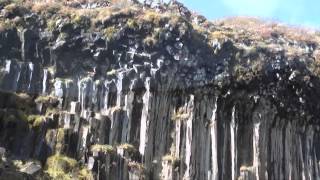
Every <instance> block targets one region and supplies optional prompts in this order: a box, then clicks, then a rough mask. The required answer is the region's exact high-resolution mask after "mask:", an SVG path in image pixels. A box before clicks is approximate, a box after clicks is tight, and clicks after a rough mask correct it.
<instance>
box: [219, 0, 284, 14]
mask: <svg viewBox="0 0 320 180" xmlns="http://www.w3.org/2000/svg"><path fill="white" fill-rule="evenodd" d="M222 2H223V4H224V5H225V6H226V7H228V8H229V9H230V10H231V11H232V13H234V14H235V15H251V16H270V15H273V14H274V12H275V11H276V10H277V9H278V8H279V7H280V2H281V1H280V0H222Z"/></svg>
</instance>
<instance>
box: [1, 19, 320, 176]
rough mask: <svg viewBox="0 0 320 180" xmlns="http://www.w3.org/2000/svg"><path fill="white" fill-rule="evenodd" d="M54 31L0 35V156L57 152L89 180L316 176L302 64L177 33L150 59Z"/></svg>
mask: <svg viewBox="0 0 320 180" xmlns="http://www.w3.org/2000/svg"><path fill="white" fill-rule="evenodd" d="M117 18H118V17H117ZM118 20H119V19H117V21H118ZM59 23H61V24H60V25H57V26H58V28H60V29H59V30H57V31H58V32H47V31H44V30H42V29H38V28H26V29H22V30H21V29H13V30H6V31H3V32H1V33H0V39H1V41H0V52H1V61H0V66H1V73H0V87H1V90H2V92H1V93H0V97H1V100H0V105H1V106H0V108H1V111H0V120H1V121H0V146H1V147H3V148H5V149H6V151H8V152H9V153H10V154H11V156H12V157H13V159H20V160H23V161H27V160H29V159H37V160H39V161H40V164H41V165H42V166H44V164H46V161H48V158H49V157H51V156H52V155H55V154H63V155H65V156H68V157H70V158H73V159H76V160H77V161H78V162H79V164H81V165H82V166H85V167H86V168H87V169H88V170H89V171H91V172H92V174H93V177H94V178H95V179H114V180H118V179H132V180H135V179H166V180H169V179H232V180H233V179H248V180H249V179H275V180H278V179H318V178H319V177H320V172H319V167H320V166H319V165H320V164H319V158H320V154H319V153H320V147H319V144H320V142H319V135H320V133H319V130H320V129H319V108H320V107H319V105H318V99H319V96H320V93H319V92H318V89H319V86H320V81H319V78H318V77H317V76H315V75H314V74H313V72H311V71H310V69H309V66H308V63H310V62H311V63H312V62H313V59H312V58H311V57H310V56H308V55H301V56H299V57H295V58H291V57H288V56H286V55H284V54H283V52H282V51H273V50H270V49H266V48H257V49H256V51H254V52H252V50H250V48H249V47H247V46H245V45H243V44H242V45H241V46H240V45H239V44H236V43H235V42H234V41H231V40H222V41H216V42H215V44H214V46H213V47H212V46H209V45H208V44H205V43H199V41H198V40H197V37H196V36H197V35H200V34H199V33H198V32H196V31H194V30H193V29H186V30H185V31H186V32H185V33H181V29H179V27H181V24H180V25H178V26H175V27H171V25H170V24H168V25H166V26H165V30H164V32H163V33H164V36H160V42H161V43H160V45H159V46H158V47H156V48H153V49H152V48H148V46H147V47H144V48H142V46H144V45H141V40H140V38H141V37H139V34H136V36H134V35H135V33H137V32H132V31H131V30H130V29H129V30H128V29H126V28H121V30H120V32H119V33H118V34H116V35H115V39H112V40H110V39H105V38H104V37H103V36H101V34H100V33H99V32H87V33H83V32H79V33H77V31H76V30H77V29H76V28H75V27H74V26H71V27H72V28H71V29H69V30H66V29H68V28H70V27H69V26H70V24H68V23H65V24H64V22H63V21H62V20H61V21H60V22H59ZM57 24H58V23H57ZM74 28H75V29H74ZM149 28H150V27H149ZM142 29H143V27H142ZM67 32H68V33H69V34H67V37H61V34H62V33H67ZM54 33H58V34H59V33H60V35H58V36H56V35H54ZM64 36H65V35H64ZM161 37H162V38H163V39H161ZM63 38H65V39H63ZM301 46H303V47H304V46H305V47H309V46H308V45H305V44H301V45H300V46H299V47H298V46H297V47H296V48H297V49H299V48H300V49H301ZM248 49H249V50H248ZM246 63H247V64H246ZM240 65H241V66H240ZM254 68H257V70H256V69H254ZM9 92H11V93H9ZM12 93H17V94H12ZM21 93H26V94H21ZM31 115H37V118H40V119H37V118H34V119H33V118H32V117H30V116H31ZM24 116H26V117H24ZM44 168H45V167H44ZM46 168H48V167H46ZM49 174H50V172H49ZM0 175H1V173H0ZM2 175H5V174H2ZM72 177H73V178H76V179H77V178H79V177H80V175H79V176H78V175H75V174H73V175H72ZM42 178H43V177H42ZM48 178H49V177H48Z"/></svg>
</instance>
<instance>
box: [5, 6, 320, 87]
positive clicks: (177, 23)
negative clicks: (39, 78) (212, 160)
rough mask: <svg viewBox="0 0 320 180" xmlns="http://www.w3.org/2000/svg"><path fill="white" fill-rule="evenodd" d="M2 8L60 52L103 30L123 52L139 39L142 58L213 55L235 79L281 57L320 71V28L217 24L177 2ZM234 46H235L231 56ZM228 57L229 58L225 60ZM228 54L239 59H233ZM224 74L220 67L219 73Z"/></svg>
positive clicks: (234, 21) (8, 20)
mask: <svg viewBox="0 0 320 180" xmlns="http://www.w3.org/2000/svg"><path fill="white" fill-rule="evenodd" d="M0 11H1V12H0V32H4V31H7V30H10V29H17V30H18V31H19V29H20V30H21V29H31V30H35V31H37V32H41V34H42V35H43V36H48V37H47V38H48V39H49V40H50V41H51V46H52V47H53V49H54V50H56V49H59V47H62V46H63V42H71V40H72V41H76V40H75V39H74V37H76V36H84V35H85V34H86V33H96V34H99V37H100V36H101V38H100V39H102V40H103V41H104V40H106V41H107V42H108V43H109V46H111V47H113V49H116V50H120V49H123V48H127V49H129V50H130V48H131V49H132V47H131V45H130V42H131V41H130V40H134V41H136V42H137V44H139V45H136V46H137V47H141V48H140V49H139V48H137V49H136V50H137V51H140V52H141V54H140V55H141V56H150V59H152V57H151V56H152V55H153V54H157V53H158V54H159V52H161V53H162V54H163V55H165V54H166V53H168V57H167V58H171V59H173V60H181V59H184V60H187V59H189V60H194V59H196V60H197V61H198V62H199V61H200V62H202V61H203V63H202V65H204V64H205V66H208V65H209V66H211V64H212V62H205V61H208V60H209V59H210V60H213V61H214V64H215V68H218V66H220V65H221V64H224V65H223V66H224V67H227V66H229V65H230V64H232V68H231V70H230V69H224V70H225V71H229V72H228V73H230V74H231V75H232V76H233V77H235V79H236V80H244V79H245V80H249V81H250V80H252V79H253V78H254V77H256V76H258V75H261V74H263V73H265V71H266V70H267V69H268V68H270V67H269V66H270V65H271V64H270V62H271V61H273V60H272V59H276V58H273V57H276V56H280V57H281V58H282V59H286V61H287V62H290V61H292V62H293V61H294V60H295V61H303V63H304V65H305V66H306V71H308V72H305V73H306V74H310V75H311V76H316V77H319V76H320V50H319V42H320V33H319V32H317V31H315V30H312V29H304V28H299V27H290V26H286V25H283V24H281V23H276V22H268V21H263V20H260V19H256V18H250V17H234V18H226V19H222V20H217V21H213V22H212V21H209V20H207V19H206V18H205V17H204V16H201V15H199V14H197V13H194V12H191V11H189V10H188V9H187V8H186V7H185V6H184V5H183V4H181V3H179V2H177V1H170V2H169V3H161V4H158V3H153V2H151V3H149V4H144V3H140V2H138V1H134V0H132V1H129V0H121V1H111V2H110V1H104V0H81V1H80V0H79V1H67V0H66V1H53V0H47V1H28V0H4V1H1V2H0ZM48 34H50V35H48ZM124 36H126V37H124ZM122 37H123V38H122ZM41 38H42V37H41ZM128 40H129V41H128ZM126 41H128V42H126ZM112 42H114V43H112ZM115 42H117V43H116V44H115ZM120 44H122V45H120ZM173 44H174V47H171V45H173ZM140 45H141V46H140ZM168 45H170V46H168ZM85 46H90V43H89V44H88V43H87V44H86V45H85ZM229 46H230V48H233V51H232V52H231V53H230V52H228V55H224V52H225V51H228V47H229ZM89 48H90V47H89ZM173 48H175V49H176V51H177V53H175V52H174V51H175V50H173ZM234 48H235V49H236V50H235V49H234ZM111 49H112V48H111ZM163 49H166V51H167V52H166V53H164V52H163ZM221 49H223V51H224V52H222V51H221ZM108 51H110V48H109V50H108ZM130 51H131V50H130ZM145 52H148V53H145ZM110 53H112V51H110ZM186 54H187V55H186ZM169 56H170V57H169ZM226 56H228V57H226ZM8 57H9V56H8ZM12 57H17V55H16V56H14V55H12ZM113 58H114V57H113ZM221 59H223V60H224V62H220V61H221ZM225 59H233V60H235V61H234V62H231V61H230V62H226V61H225ZM270 59H271V60H270ZM198 62H197V63H198ZM210 63H211V64H210ZM226 63H229V65H225V64H226ZM189 66H190V67H191V65H189ZM199 66H200V65H199ZM199 66H198V67H199ZM271 66H272V65H271ZM224 67H223V68H224ZM111 68H113V69H117V67H111ZM228 68H230V67H228ZM272 68H273V67H272ZM290 68H291V67H290ZM211 69H212V68H211ZM291 69H292V68H291ZM216 70H217V69H216ZM108 71H110V72H111V71H112V69H110V68H109V70H108ZM65 73H67V70H66V72H65ZM219 73H221V72H220V71H219V70H217V71H216V74H215V75H217V74H219ZM305 73H303V74H305ZM57 76H59V75H57Z"/></svg>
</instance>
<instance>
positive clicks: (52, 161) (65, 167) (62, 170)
mask: <svg viewBox="0 0 320 180" xmlns="http://www.w3.org/2000/svg"><path fill="white" fill-rule="evenodd" d="M76 166H77V161H76V160H75V159H72V158H70V157H67V156H64V155H61V154H55V155H53V156H51V157H49V158H48V159H47V162H46V172H47V173H48V174H49V176H50V177H51V178H53V179H66V180H69V179H70V180H71V179H73V175H72V171H73V170H74V169H75V168H76Z"/></svg>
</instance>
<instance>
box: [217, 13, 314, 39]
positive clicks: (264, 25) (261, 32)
mask: <svg viewBox="0 0 320 180" xmlns="http://www.w3.org/2000/svg"><path fill="white" fill-rule="evenodd" d="M215 23H216V24H218V25H221V26H222V27H225V28H231V29H232V30H234V31H236V32H239V31H246V32H247V33H252V35H254V36H257V37H258V38H260V39H261V40H263V39H267V38H270V37H271V36H272V34H278V35H281V36H283V37H284V38H286V39H289V40H293V41H307V42H320V37H319V36H318V35H317V31H316V30H314V29H311V28H305V27H304V28H302V27H298V26H290V25H285V24H283V23H279V22H276V21H268V20H263V19H259V18H255V17H230V18H225V19H221V20H217V21H215Z"/></svg>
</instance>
